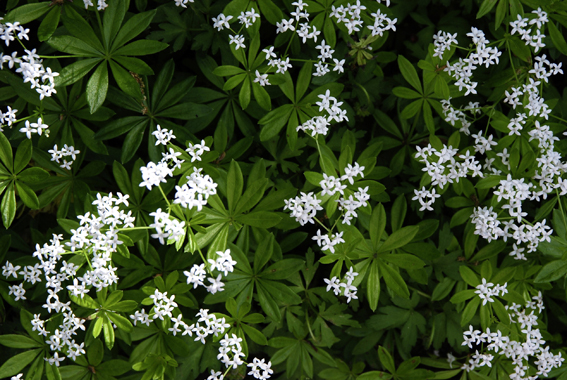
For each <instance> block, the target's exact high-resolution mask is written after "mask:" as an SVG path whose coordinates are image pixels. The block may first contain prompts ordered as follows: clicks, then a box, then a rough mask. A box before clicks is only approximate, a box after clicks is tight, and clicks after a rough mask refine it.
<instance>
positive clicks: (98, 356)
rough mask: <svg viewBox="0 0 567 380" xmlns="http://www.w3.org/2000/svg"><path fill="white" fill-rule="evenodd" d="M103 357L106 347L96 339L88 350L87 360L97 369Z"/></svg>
mask: <svg viewBox="0 0 567 380" xmlns="http://www.w3.org/2000/svg"><path fill="white" fill-rule="evenodd" d="M103 357H104V346H103V344H102V341H101V340H100V339H96V340H95V341H94V342H92V343H91V345H90V346H89V348H88V349H87V358H88V360H89V364H91V365H93V366H95V367H96V366H98V365H99V364H100V363H101V362H102V358H103Z"/></svg>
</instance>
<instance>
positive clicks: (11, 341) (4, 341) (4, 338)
mask: <svg viewBox="0 0 567 380" xmlns="http://www.w3.org/2000/svg"><path fill="white" fill-rule="evenodd" d="M0 344H1V345H3V346H6V347H11V348H37V347H42V346H43V345H42V344H41V343H39V342H37V341H35V340H33V339H32V338H30V337H28V336H25V335H16V334H3V335H0Z"/></svg>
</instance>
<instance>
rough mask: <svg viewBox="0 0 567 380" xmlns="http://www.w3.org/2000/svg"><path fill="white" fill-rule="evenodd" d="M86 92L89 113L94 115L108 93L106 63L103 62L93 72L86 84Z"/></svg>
mask: <svg viewBox="0 0 567 380" xmlns="http://www.w3.org/2000/svg"><path fill="white" fill-rule="evenodd" d="M86 92H87V102H88V103H89V108H90V111H91V113H95V111H96V110H98V109H99V107H100V106H102V103H104V100H105V99H106V93H107V92H108V66H107V65H106V62H103V63H102V64H101V65H99V66H98V67H97V69H96V70H95V71H94V73H93V75H92V76H91V77H90V79H89V81H88V82H87V88H86Z"/></svg>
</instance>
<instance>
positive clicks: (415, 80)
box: [398, 55, 423, 94]
mask: <svg viewBox="0 0 567 380" xmlns="http://www.w3.org/2000/svg"><path fill="white" fill-rule="evenodd" d="M398 66H399V68H400V71H401V72H402V75H403V76H404V78H405V79H406V80H407V81H408V83H409V84H410V85H411V86H412V87H413V88H415V89H416V90H417V92H419V93H420V94H423V89H422V87H421V82H420V80H419V77H418V76H417V71H416V70H415V68H414V67H413V65H412V64H411V62H410V61H408V59H407V58H405V57H404V56H402V55H398Z"/></svg>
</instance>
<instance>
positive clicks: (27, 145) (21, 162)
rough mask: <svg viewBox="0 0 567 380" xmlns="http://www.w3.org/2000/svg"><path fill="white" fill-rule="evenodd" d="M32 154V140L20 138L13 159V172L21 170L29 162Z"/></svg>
mask: <svg viewBox="0 0 567 380" xmlns="http://www.w3.org/2000/svg"><path fill="white" fill-rule="evenodd" d="M31 156H32V142H31V140H30V139H25V140H22V142H21V143H20V145H19V146H18V150H16V157H15V159H14V173H19V172H21V171H22V170H23V169H24V168H25V167H26V166H27V165H28V163H29V162H30V160H31Z"/></svg>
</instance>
